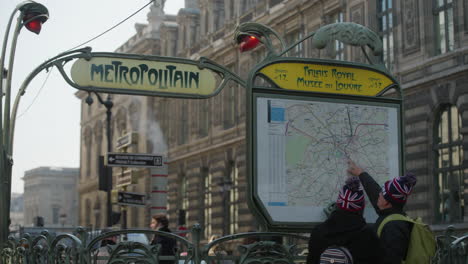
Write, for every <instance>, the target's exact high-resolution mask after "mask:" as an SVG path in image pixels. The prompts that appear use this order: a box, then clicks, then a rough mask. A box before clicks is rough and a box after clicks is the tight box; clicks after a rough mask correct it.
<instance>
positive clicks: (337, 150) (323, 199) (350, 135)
mask: <svg viewBox="0 0 468 264" xmlns="http://www.w3.org/2000/svg"><path fill="white" fill-rule="evenodd" d="M256 109H257V127H256V129H257V131H256V135H257V139H256V140H257V153H256V155H257V194H258V196H259V198H260V200H261V202H262V203H263V206H264V207H265V208H266V209H267V210H268V212H269V214H270V216H271V217H272V219H273V221H278V222H321V221H323V220H325V215H324V214H323V207H325V206H327V205H328V204H330V202H332V201H336V198H337V197H338V190H339V188H341V186H342V185H343V183H344V181H345V179H346V177H347V174H346V169H347V161H348V159H349V158H351V159H352V160H354V161H355V162H356V163H357V164H358V165H360V166H361V167H363V168H365V170H366V171H367V172H369V173H370V174H371V175H372V176H373V177H374V178H375V179H376V180H377V182H379V183H383V182H384V181H386V180H387V179H389V178H391V177H396V176H397V175H398V172H399V171H400V170H399V168H400V162H399V161H400V158H399V157H400V156H399V142H400V141H399V136H398V135H399V133H398V131H399V128H398V109H397V108H396V107H394V106H386V105H384V106H381V105H379V106H377V105H363V104H355V103H353V102H352V101H350V102H349V103H337V102H324V101H306V100H292V99H278V98H264V97H258V98H257V107H256ZM366 200H368V199H367V197H366ZM365 217H366V220H367V221H368V222H374V221H375V219H376V215H375V213H374V210H373V208H372V206H371V205H370V203H367V206H366V211H365Z"/></svg>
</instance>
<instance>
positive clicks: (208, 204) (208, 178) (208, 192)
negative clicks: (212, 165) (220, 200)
mask: <svg viewBox="0 0 468 264" xmlns="http://www.w3.org/2000/svg"><path fill="white" fill-rule="evenodd" d="M204 182H205V186H204V187H205V188H204V189H205V202H204V203H205V213H204V227H205V229H204V230H205V238H208V237H210V235H211V224H212V221H211V220H212V218H211V217H212V213H213V210H212V204H213V200H212V198H213V196H212V191H213V188H212V186H211V185H212V183H213V175H212V174H211V173H210V172H207V173H206V174H205V178H204Z"/></svg>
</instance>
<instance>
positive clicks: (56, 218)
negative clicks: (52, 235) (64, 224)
mask: <svg viewBox="0 0 468 264" xmlns="http://www.w3.org/2000/svg"><path fill="white" fill-rule="evenodd" d="M59 215H60V207H57V206H53V207H52V223H53V224H54V225H58V223H59Z"/></svg>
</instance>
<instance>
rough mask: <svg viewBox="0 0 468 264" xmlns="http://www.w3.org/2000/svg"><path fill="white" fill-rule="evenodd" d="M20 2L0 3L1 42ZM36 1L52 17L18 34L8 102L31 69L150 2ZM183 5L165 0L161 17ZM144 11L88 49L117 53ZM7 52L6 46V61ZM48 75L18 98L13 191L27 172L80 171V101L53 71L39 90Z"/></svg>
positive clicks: (7, 0) (5, 0)
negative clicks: (48, 169)
mask: <svg viewBox="0 0 468 264" xmlns="http://www.w3.org/2000/svg"><path fill="white" fill-rule="evenodd" d="M21 2H23V1H18V0H0V39H1V42H0V43H3V40H4V36H5V30H6V25H7V23H8V19H9V17H10V15H11V12H12V11H13V9H14V8H15V6H16V5H17V4H19V3H21ZM37 2H40V3H42V4H44V5H45V6H47V8H48V9H49V16H50V17H49V20H48V21H47V22H46V23H45V24H44V25H43V27H42V31H41V33H40V34H39V35H36V34H34V33H32V32H29V31H27V30H26V29H23V30H22V31H21V34H20V36H19V38H18V43H17V49H16V58H15V65H14V67H13V87H12V88H13V93H12V103H13V101H14V97H15V96H16V94H17V90H18V88H19V86H20V85H21V83H22V82H23V80H24V79H25V78H26V76H27V75H28V74H29V73H30V72H31V71H32V70H33V69H34V68H35V67H37V66H38V65H39V64H41V63H42V62H44V61H45V60H47V59H49V58H51V57H53V56H55V55H57V54H59V53H61V52H63V51H66V50H69V49H71V48H73V47H75V46H77V45H79V44H81V43H83V42H85V41H87V40H90V39H91V38H93V37H95V36H97V35H99V34H100V33H102V32H104V31H106V30H107V29H109V28H111V27H112V26H114V25H115V24H117V23H119V22H120V21H122V20H123V19H124V18H126V17H128V16H130V15H131V14H132V13H134V12H135V11H137V10H138V9H140V8H141V7H143V6H144V5H146V4H147V3H148V2H149V0H79V1H71V0H42V1H37ZM183 5H184V0H167V1H166V6H165V12H166V13H167V14H176V13H177V11H178V10H179V8H181V7H183ZM148 12H149V6H148V7H146V8H145V9H143V10H142V11H140V12H139V13H138V14H136V15H135V16H133V17H132V18H130V19H129V20H127V21H126V22H125V23H123V24H121V25H120V26H119V27H117V28H115V29H114V30H112V31H110V32H108V33H107V34H105V35H103V36H102V37H100V38H98V39H96V40H94V41H92V42H90V43H89V44H87V46H91V47H92V48H93V51H108V52H113V51H115V50H116V48H118V47H119V46H120V45H122V44H123V43H124V42H125V41H127V40H128V39H129V38H130V37H132V36H133V35H134V34H135V23H147V19H146V15H147V14H148ZM14 21H16V18H15V20H14ZM12 31H13V29H11V30H10V32H12ZM10 41H11V36H10ZM10 41H9V43H10ZM9 50H10V47H8V49H7V57H8V54H9ZM7 63H8V62H7V61H6V62H5V64H6V65H5V67H7ZM47 75H48V74H47V73H46V72H45V71H43V72H42V73H40V74H39V75H37V76H36V78H35V79H34V80H33V81H32V82H31V84H30V85H29V86H28V88H27V91H26V94H25V95H24V96H23V97H22V99H21V103H20V107H19V111H18V118H17V121H16V129H15V141H14V145H13V159H14V165H13V184H12V192H23V181H22V180H21V178H22V177H23V175H24V172H25V171H27V170H30V169H34V168H37V167H40V166H55V167H79V152H80V148H79V142H80V101H79V100H78V98H76V97H75V95H74V94H75V92H76V91H77V90H76V89H75V88H73V87H70V86H69V85H68V84H67V83H66V82H65V81H64V80H63V78H62V77H61V75H60V73H59V72H58V70H57V69H53V70H52V73H51V74H50V76H49V78H48V79H47V81H46V83H45V85H44V86H43V83H44V82H45V80H46V78H47ZM42 86H43V88H42V89H41V87H42Z"/></svg>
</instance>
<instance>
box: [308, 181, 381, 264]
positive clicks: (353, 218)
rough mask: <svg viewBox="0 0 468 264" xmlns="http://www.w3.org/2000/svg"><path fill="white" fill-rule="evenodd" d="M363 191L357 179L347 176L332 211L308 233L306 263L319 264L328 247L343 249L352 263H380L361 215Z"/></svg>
mask: <svg viewBox="0 0 468 264" xmlns="http://www.w3.org/2000/svg"><path fill="white" fill-rule="evenodd" d="M364 198H365V197H364V191H363V189H362V187H361V184H360V183H359V179H358V178H357V177H350V178H348V179H347V180H346V184H345V185H344V186H343V187H342V188H341V189H340V191H339V194H338V199H337V201H336V210H335V211H333V212H332V213H331V214H330V216H329V218H328V219H327V220H326V221H325V222H323V223H322V224H319V225H317V226H316V227H314V228H313V229H312V231H311V233H310V239H309V255H308V256H307V264H316V263H320V258H321V254H322V252H324V251H325V250H326V249H327V248H328V247H331V246H332V247H344V248H345V249H346V250H347V251H349V253H350V254H351V256H352V260H353V262H354V263H361V264H362V263H364V264H366V263H369V264H371V263H372V264H374V263H381V259H380V258H381V256H382V253H381V251H380V247H379V240H378V238H377V235H376V234H375V232H374V231H373V230H372V228H371V227H369V226H368V225H367V224H366V220H365V219H364V217H363V216H362V213H363V210H364V207H365V200H364Z"/></svg>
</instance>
